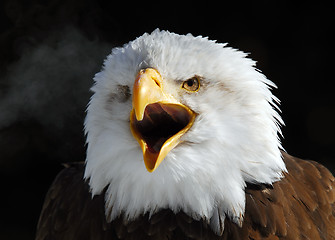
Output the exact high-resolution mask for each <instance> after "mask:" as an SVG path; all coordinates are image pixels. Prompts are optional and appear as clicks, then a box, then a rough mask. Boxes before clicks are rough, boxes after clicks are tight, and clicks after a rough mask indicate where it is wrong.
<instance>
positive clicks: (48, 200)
mask: <svg viewBox="0 0 335 240" xmlns="http://www.w3.org/2000/svg"><path fill="white" fill-rule="evenodd" d="M84 168H85V166H84V163H71V164H66V165H65V168H64V169H63V170H62V171H61V172H60V173H59V174H58V175H57V177H56V178H55V180H54V182H53V183H52V185H51V186H50V188H49V190H48V192H47V195H46V197H45V201H44V204H43V207H42V211H41V215H40V219H39V222H38V225H37V232H36V240H47V239H61V240H63V239H64V240H65V239H105V238H108V239H116V238H113V236H112V235H111V234H112V233H111V232H110V231H108V228H109V225H108V224H107V223H106V220H105V214H104V210H105V209H104V196H103V195H98V196H94V197H93V198H92V197H91V194H90V192H89V186H88V184H87V183H86V182H85V181H84V179H83V174H84Z"/></svg>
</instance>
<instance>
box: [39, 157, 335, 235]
mask: <svg viewBox="0 0 335 240" xmlns="http://www.w3.org/2000/svg"><path fill="white" fill-rule="evenodd" d="M283 156H284V161H285V163H286V167H287V169H288V173H287V174H285V177H284V178H283V179H282V180H281V181H278V182H276V183H274V184H273V186H265V185H248V187H247V188H246V190H245V194H246V210H245V217H244V221H243V225H242V228H241V227H239V226H238V225H236V224H235V223H232V222H231V221H229V219H226V220H225V229H224V232H223V235H222V236H217V235H215V234H214V233H213V232H212V230H211V228H210V227H209V225H208V224H207V223H206V222H205V221H195V220H193V219H192V218H191V217H189V216H187V215H186V214H185V213H182V212H180V213H178V214H174V213H173V212H172V211H171V210H169V209H164V210H161V211H159V212H157V213H156V214H154V215H153V216H151V218H150V219H149V217H148V215H147V214H146V215H144V216H141V217H140V218H139V219H137V220H135V221H129V222H125V221H124V220H123V217H122V216H121V217H120V218H117V219H116V220H114V221H113V222H111V223H107V221H106V218H105V213H104V211H105V209H104V194H101V195H99V196H95V197H93V199H92V197H91V194H90V192H89V186H88V184H87V183H85V182H84V180H83V173H84V164H71V165H70V166H68V167H67V168H65V169H64V170H63V171H62V172H61V173H60V174H59V175H58V176H57V178H56V179H55V181H54V183H53V184H52V186H51V187H50V190H49V192H48V194H47V196H46V199H45V203H44V206H43V209H42V213H41V216H40V220H39V223H38V227H37V236H36V240H43V239H47V240H49V239H71V240H74V239H80V240H84V239H110V240H114V239H136V240H139V239H157V240H160V239H175V240H177V239H183V240H185V239H208V240H210V239H231V240H235V239H255V240H256V239H266V240H270V239H311V240H318V239H322V240H325V239H327V240H332V239H335V179H334V177H333V175H332V174H331V173H330V172H329V171H328V170H327V169H326V168H325V167H323V166H322V165H320V164H318V163H316V162H313V161H304V160H301V159H298V158H294V157H292V156H290V155H288V154H286V153H283Z"/></svg>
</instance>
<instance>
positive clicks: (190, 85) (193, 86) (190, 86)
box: [182, 76, 200, 92]
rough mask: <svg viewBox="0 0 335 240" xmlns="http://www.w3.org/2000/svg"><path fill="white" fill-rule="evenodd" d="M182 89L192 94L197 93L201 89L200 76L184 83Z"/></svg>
mask: <svg viewBox="0 0 335 240" xmlns="http://www.w3.org/2000/svg"><path fill="white" fill-rule="evenodd" d="M182 88H184V89H186V90H187V91H190V92H196V91H198V90H199V88H200V79H199V77H198V76H194V77H192V78H190V79H187V80H186V81H184V82H183V84H182Z"/></svg>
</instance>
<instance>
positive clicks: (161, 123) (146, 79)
mask: <svg viewBox="0 0 335 240" xmlns="http://www.w3.org/2000/svg"><path fill="white" fill-rule="evenodd" d="M132 104H133V109H132V111H131V113H130V129H131V132H132V134H133V136H134V138H135V139H136V140H137V141H138V143H139V144H140V146H141V149H142V152H143V158H144V163H145V166H146V168H147V170H148V171H149V172H153V171H154V170H155V169H156V168H157V167H158V166H159V164H160V163H161V162H162V161H163V159H164V158H165V157H166V155H167V154H168V153H169V152H170V151H171V150H172V149H173V148H174V147H176V146H177V145H178V144H179V143H180V141H181V139H180V138H181V137H182V136H183V135H184V134H185V133H186V132H187V131H188V130H189V129H190V128H191V126H192V125H193V122H194V119H195V116H196V114H195V113H194V112H193V111H192V110H191V109H189V108H188V107H187V106H185V105H183V104H181V103H180V102H178V101H177V100H176V99H175V98H174V97H173V96H172V95H170V94H167V93H165V92H164V91H163V81H162V77H161V75H160V74H159V72H158V71H157V70H155V69H152V68H147V69H143V70H141V71H140V72H139V73H138V75H137V77H136V79H135V82H134V87H133V102H132Z"/></svg>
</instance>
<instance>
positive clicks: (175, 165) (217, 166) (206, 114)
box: [85, 30, 286, 233]
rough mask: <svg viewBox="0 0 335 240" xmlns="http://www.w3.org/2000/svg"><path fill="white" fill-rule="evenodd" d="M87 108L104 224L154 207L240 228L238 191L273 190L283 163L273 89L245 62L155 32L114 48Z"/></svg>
mask: <svg viewBox="0 0 335 240" xmlns="http://www.w3.org/2000/svg"><path fill="white" fill-rule="evenodd" d="M94 80H95V84H94V86H93V87H92V91H93V92H94V95H93V96H92V98H91V101H90V104H89V106H88V109H87V118H86V121H85V130H86V134H87V143H88V149H87V159H86V171H85V178H86V179H89V184H90V187H91V190H92V194H93V195H95V194H99V193H101V192H102V191H103V189H104V188H105V187H107V186H108V189H107V191H106V196H105V199H106V213H108V218H109V220H113V219H114V218H115V217H117V216H119V215H120V214H123V216H124V217H125V218H128V219H134V218H136V217H137V216H139V215H140V214H144V213H150V214H152V213H154V212H156V211H158V210H159V209H162V208H170V209H171V210H173V211H174V212H178V211H180V210H182V211H184V212H185V213H187V214H188V215H190V216H192V217H193V218H195V219H200V218H202V219H206V220H208V221H209V222H210V223H211V226H212V228H213V229H214V230H215V231H216V232H217V233H219V232H220V227H222V226H220V223H223V222H224V221H223V220H224V218H225V217H226V216H227V217H229V218H230V219H232V220H233V221H234V222H236V223H237V224H241V223H242V219H243V214H244V209H245V193H244V188H245V186H246V182H250V183H266V184H272V183H273V182H274V181H277V180H279V179H280V178H281V177H282V172H283V171H286V169H285V165H284V163H283V161H282V158H281V152H280V148H281V145H280V141H279V138H278V135H279V134H280V129H279V125H280V124H281V123H282V120H281V118H280V116H279V115H278V113H277V111H276V110H275V108H277V107H276V102H278V101H277V99H276V98H275V97H274V96H273V95H272V94H271V92H270V90H269V87H274V86H275V85H274V84H273V83H272V82H271V81H269V80H268V79H266V77H265V76H264V75H263V74H261V73H260V72H259V71H258V70H257V69H256V68H255V62H254V61H252V60H251V59H249V58H246V54H245V53H243V52H240V51H238V50H235V49H233V48H230V47H226V44H220V43H216V42H215V41H210V40H208V39H207V38H203V37H201V36H199V37H194V36H192V35H190V34H188V35H186V36H185V35H178V34H174V33H170V32H167V31H160V30H155V31H154V32H153V33H151V34H144V35H143V36H141V37H139V38H137V39H135V40H134V41H132V42H130V43H128V44H125V45H124V46H123V47H121V48H114V49H113V50H112V53H111V54H110V55H109V56H108V57H107V59H106V61H105V63H104V66H103V69H102V71H101V72H99V73H98V74H96V76H95V78H94Z"/></svg>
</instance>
